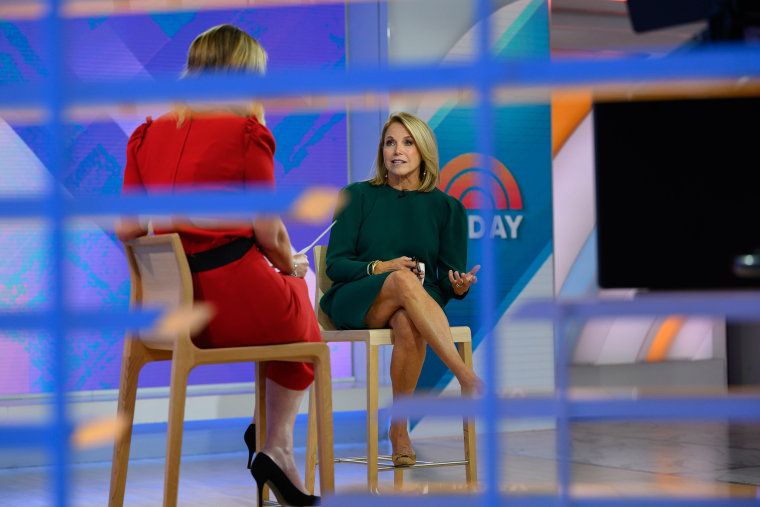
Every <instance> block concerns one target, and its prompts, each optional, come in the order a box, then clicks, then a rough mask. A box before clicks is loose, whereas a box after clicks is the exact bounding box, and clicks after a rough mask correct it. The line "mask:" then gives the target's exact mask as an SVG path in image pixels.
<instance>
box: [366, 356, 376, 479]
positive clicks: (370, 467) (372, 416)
mask: <svg viewBox="0 0 760 507" xmlns="http://www.w3.org/2000/svg"><path fill="white" fill-rule="evenodd" d="M378 370H379V366H378V346H377V345H370V344H369V343H367V486H368V487H369V490H370V491H371V492H376V491H377V404H378V390H379V385H378V383H379V377H378V375H379V372H378Z"/></svg>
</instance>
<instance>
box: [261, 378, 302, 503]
mask: <svg viewBox="0 0 760 507" xmlns="http://www.w3.org/2000/svg"><path fill="white" fill-rule="evenodd" d="M305 392H306V391H294V390H293V389H288V388H287V387H283V386H281V385H280V384H278V383H276V382H274V381H272V380H270V379H267V440H266V443H265V444H264V447H263V448H262V449H261V452H263V453H264V454H266V455H267V456H269V457H270V458H272V460H273V461H274V462H275V463H277V465H278V466H279V467H280V468H282V471H283V472H285V475H287V476H288V479H290V481H291V482H292V483H293V484H294V485H295V486H296V487H297V488H298V489H300V490H301V491H302V492H303V493H306V494H308V493H307V492H306V488H304V485H303V481H301V475H300V474H299V473H298V467H296V460H295V458H294V457H293V426H294V425H295V422H296V415H297V414H298V407H299V406H300V405H301V399H302V398H303V395H304V393H305Z"/></svg>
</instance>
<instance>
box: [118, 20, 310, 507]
mask: <svg viewBox="0 0 760 507" xmlns="http://www.w3.org/2000/svg"><path fill="white" fill-rule="evenodd" d="M265 66H266V53H265V52H264V50H263V48H262V47H261V46H260V45H259V44H258V42H257V41H256V40H255V39H254V38H252V37H251V36H249V35H248V34H246V33H245V32H243V31H241V30H240V29H238V28H237V27H234V26H232V25H220V26H216V27H214V28H211V29H210V30H208V31H206V32H204V33H202V34H200V35H199V36H198V37H197V38H196V39H195V40H194V41H193V43H192V45H191V46H190V50H189V52H188V59H187V68H186V71H185V75H186V76H192V75H194V74H199V73H202V72H207V71H212V72H218V71H230V70H232V71H234V70H248V71H255V72H260V73H263V71H264V69H265ZM274 150H275V142H274V138H273V137H272V134H271V132H270V131H269V130H268V129H267V128H266V127H265V126H264V121H263V113H262V109H261V108H260V107H257V106H256V105H250V106H247V107H244V108H241V107H239V106H238V107H234V106H233V107H222V106H213V107H209V106H206V107H203V108H201V107H191V106H182V107H178V108H176V109H175V110H174V111H172V112H170V113H168V114H165V115H163V116H161V117H159V118H158V119H156V120H151V118H148V119H147V121H146V122H145V123H144V124H142V125H141V126H139V127H138V128H137V129H136V130H135V132H134V133H133V134H132V136H131V137H130V139H129V142H128V144H127V166H126V169H125V171H124V186H123V192H124V193H127V192H130V193H134V192H142V193H145V194H151V193H152V192H155V191H166V190H167V189H171V190H175V189H180V188H185V189H186V188H191V187H192V188H195V189H206V190H214V191H225V190H229V191H239V190H242V189H245V188H246V187H251V186H261V185H262V184H263V185H273V184H274V158H273V157H274ZM214 227H215V228H208V223H206V224H205V227H201V226H200V225H198V224H193V223H192V222H190V221H189V220H185V221H181V222H180V221H178V220H174V221H173V223H172V226H171V229H170V230H171V231H176V232H178V233H179V235H180V238H181V239H182V245H183V247H184V249H185V253H186V254H188V260H189V262H190V268H191V271H192V272H193V289H194V293H195V298H196V299H197V300H202V301H205V302H209V303H211V304H212V305H213V306H214V308H215V310H216V314H215V316H214V318H213V319H212V320H211V322H210V323H209V324H208V327H207V328H206V329H205V330H204V331H203V332H202V333H201V334H200V335H199V336H197V337H196V338H195V339H194V341H195V343H196V344H197V345H198V346H200V347H235V346H243V345H263V344H277V343H286V342H293V341H320V340H321V335H320V332H319V326H318V324H317V320H316V317H315V315H314V309H313V308H312V306H311V302H310V300H309V294H308V290H307V286H306V282H305V281H304V279H303V278H304V276H305V274H306V272H307V271H308V265H309V262H308V260H307V258H306V256H305V255H302V254H301V255H295V256H294V255H292V253H291V246H290V239H289V237H288V233H287V230H286V229H285V226H284V225H283V223H282V221H281V220H280V219H279V218H277V217H257V218H255V219H253V221H252V222H248V223H240V222H238V223H237V224H230V223H227V224H225V225H224V226H221V224H218V223H217V224H216V225H215V226H214ZM157 232H169V231H157ZM146 233H147V231H146V229H145V228H144V227H143V226H141V225H140V224H139V222H137V221H135V220H133V219H123V220H121V221H120V222H119V223H118V224H117V226H116V235H117V237H118V238H119V239H120V240H122V241H129V240H130V239H133V238H135V237H138V236H141V235H144V234H146ZM233 259H234V260H233ZM267 259H268V261H269V262H268V261H267ZM270 263H271V265H270ZM266 376H267V384H266V390H267V439H266V444H265V445H264V447H263V449H261V451H260V452H259V453H258V454H257V456H256V458H255V459H254V460H253V462H252V463H251V462H250V456H249V467H250V468H251V473H252V474H253V476H254V478H255V479H256V482H257V486H258V488H259V492H261V488H263V486H264V484H265V483H269V485H270V486H273V488H272V489H273V491H275V493H276V494H278V497H280V500H281V503H283V501H284V503H286V504H287V505H316V504H318V502H319V497H315V496H311V495H307V494H305V493H304V491H305V488H304V487H303V483H302V481H301V478H300V476H299V473H298V470H297V468H296V464H295V460H294V457H293V426H294V423H295V418H296V414H297V412H298V407H299V405H300V403H301V399H302V397H303V394H304V390H305V389H306V388H307V387H308V386H309V385H310V384H311V382H312V380H313V378H314V375H313V368H312V366H311V364H309V363H293V362H271V363H269V366H268V367H267V372H266ZM251 433H252V432H250V431H249V432H246V436H247V437H251V436H252V435H251ZM249 441H250V442H252V441H253V439H252V438H246V442H247V443H248V442H249ZM249 446H250V444H249ZM251 452H252V451H251Z"/></svg>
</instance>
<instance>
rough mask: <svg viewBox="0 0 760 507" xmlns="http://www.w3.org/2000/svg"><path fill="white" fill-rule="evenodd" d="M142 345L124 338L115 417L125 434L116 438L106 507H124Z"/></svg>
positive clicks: (131, 339) (143, 358)
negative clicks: (119, 419) (118, 418)
mask: <svg viewBox="0 0 760 507" xmlns="http://www.w3.org/2000/svg"><path fill="white" fill-rule="evenodd" d="M145 362H146V361H145V346H144V345H143V344H142V343H140V342H139V341H137V340H135V339H133V338H132V337H131V336H129V335H127V336H126V338H125V340H124V355H123V357H122V360H121V380H120V381H119V402H118V410H117V414H118V417H120V418H122V419H123V420H124V431H123V432H121V433H120V434H118V435H116V439H115V441H114V445H113V459H112V461H111V491H110V493H109V495H108V505H109V507H121V506H122V505H124V489H125V486H126V483H127V467H128V466H129V448H130V445H131V443H132V423H133V422H134V419H135V401H136V399H137V380H138V378H139V376H140V370H141V369H142V367H143V366H144V365H145Z"/></svg>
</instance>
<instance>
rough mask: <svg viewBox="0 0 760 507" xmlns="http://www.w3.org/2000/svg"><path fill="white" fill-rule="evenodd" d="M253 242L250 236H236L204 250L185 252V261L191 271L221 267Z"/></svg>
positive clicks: (234, 259)
mask: <svg viewBox="0 0 760 507" xmlns="http://www.w3.org/2000/svg"><path fill="white" fill-rule="evenodd" d="M254 243H255V241H254V239H253V238H252V237H251V238H238V239H235V240H232V241H230V242H229V243H225V244H224V245H222V246H218V247H216V248H212V249H211V250H206V251H205V252H198V253H194V254H187V263H188V264H189V265H190V271H191V272H192V273H200V272H201V271H209V270H211V269H216V268H221V267H222V266H225V265H227V264H229V263H230V262H235V261H236V260H238V259H240V258H242V257H243V256H244V255H245V254H246V252H248V250H250V249H251V247H252V246H253V245H254Z"/></svg>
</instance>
